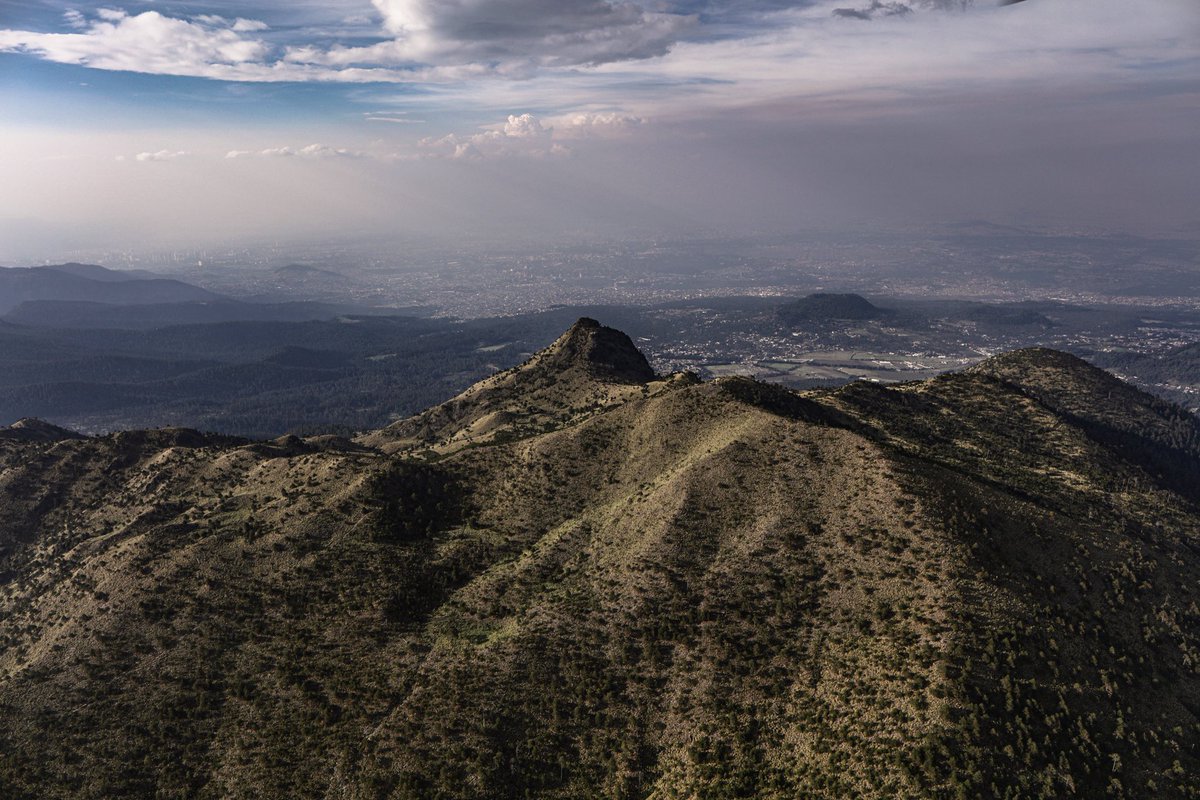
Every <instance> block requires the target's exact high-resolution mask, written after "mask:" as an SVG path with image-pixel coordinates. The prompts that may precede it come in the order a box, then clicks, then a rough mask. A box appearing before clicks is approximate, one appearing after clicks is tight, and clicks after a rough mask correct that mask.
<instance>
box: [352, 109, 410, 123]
mask: <svg viewBox="0 0 1200 800" xmlns="http://www.w3.org/2000/svg"><path fill="white" fill-rule="evenodd" d="M363 120H365V121H366V122H390V123H392V124H394V125H424V124H425V120H423V119H415V118H413V117H409V116H406V112H403V111H392V112H386V111H385V112H373V111H369V112H367V113H365V114H363Z"/></svg>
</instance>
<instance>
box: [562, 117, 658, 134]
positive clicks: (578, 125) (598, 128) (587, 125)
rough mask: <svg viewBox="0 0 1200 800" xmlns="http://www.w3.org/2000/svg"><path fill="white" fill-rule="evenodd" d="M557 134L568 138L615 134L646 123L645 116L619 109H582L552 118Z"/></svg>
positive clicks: (626, 131)
mask: <svg viewBox="0 0 1200 800" xmlns="http://www.w3.org/2000/svg"><path fill="white" fill-rule="evenodd" d="M552 122H553V126H554V130H555V133H556V135H558V136H561V137H568V138H583V137H589V136H615V135H622V134H626V133H629V132H630V131H632V130H634V129H635V128H639V127H641V126H642V125H645V124H646V119H645V118H644V117H638V116H634V115H632V114H622V113H620V112H617V111H601V112H594V111H592V112H589V111H582V112H578V113H574V114H567V115H566V116H563V117H559V118H557V119H554V120H552Z"/></svg>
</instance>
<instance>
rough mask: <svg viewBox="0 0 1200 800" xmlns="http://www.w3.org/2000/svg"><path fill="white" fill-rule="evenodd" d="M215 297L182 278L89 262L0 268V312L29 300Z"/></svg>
mask: <svg viewBox="0 0 1200 800" xmlns="http://www.w3.org/2000/svg"><path fill="white" fill-rule="evenodd" d="M218 299H221V297H220V295H217V294H214V293H213V292H210V291H208V290H207V289H201V288H200V287H198V286H192V285H191V284H187V283H184V282H182V281H177V280H173V279H171V278H163V277H159V276H154V275H151V274H150V273H144V272H131V273H125V272H120V271H117V270H110V269H105V268H104V267H99V266H95V265H91V264H60V265H57V266H48V267H29V268H21V267H13V268H8V269H0V314H6V313H8V312H10V311H12V310H13V309H15V308H17V307H18V306H19V305H21V304H22V303H24V302H28V301H32V300H50V301H86V302H92V303H111V304H114V305H142V304H146V303H188V302H198V301H212V300H218Z"/></svg>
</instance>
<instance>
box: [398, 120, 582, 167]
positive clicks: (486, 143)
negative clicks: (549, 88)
mask: <svg viewBox="0 0 1200 800" xmlns="http://www.w3.org/2000/svg"><path fill="white" fill-rule="evenodd" d="M554 133H555V132H554V128H553V127H551V126H547V125H544V124H542V121H541V120H539V119H538V118H537V117H535V116H534V115H532V114H510V115H509V116H508V119H506V120H505V121H504V122H502V123H500V124H498V125H494V126H491V127H489V128H488V129H486V130H483V131H481V132H479V133H474V134H468V135H461V134H457V133H451V134H448V135H446V136H442V137H432V136H430V137H426V138H424V139H422V140H421V141H420V142H418V143H417V144H418V147H420V148H421V150H422V151H423V153H424V155H425V156H426V157H429V158H452V159H460V160H474V159H482V158H496V157H514V156H516V157H526V158H528V157H542V158H544V157H548V156H565V155H570V153H571V151H570V149H569V148H567V147H566V146H565V145H563V144H560V143H559V142H557V141H555V135H554Z"/></svg>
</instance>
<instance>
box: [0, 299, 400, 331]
mask: <svg viewBox="0 0 1200 800" xmlns="http://www.w3.org/2000/svg"><path fill="white" fill-rule="evenodd" d="M406 311H410V312H421V311H422V309H374V308H366V307H363V306H351V305H345V304H336V303H318V302H311V301H295V302H285V303H244V302H240V301H237V300H228V299H224V298H218V299H215V300H201V301H189V302H173V303H142V304H137V305H117V304H114V303H96V302H90V301H83V300H27V301H25V302H23V303H21V304H20V305H18V306H17V307H16V308H13V309H12V310H10V311H9V312H8V313H6V314H4V315H3V320H5V321H7V322H11V323H17V324H20V325H30V326H36V327H46V328H120V329H124V330H147V329H151V328H161V327H165V326H168V325H204V324H212V323H219V322H305V321H308V320H322V319H333V318H335V317H339V316H344V315H361V314H378V315H385V314H386V315H397V314H403V313H405V312H406Z"/></svg>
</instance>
